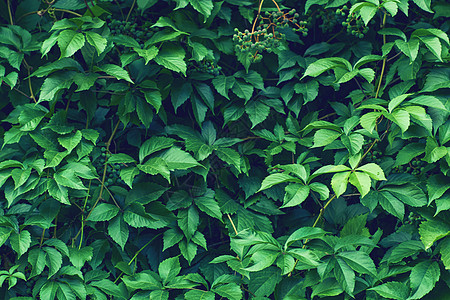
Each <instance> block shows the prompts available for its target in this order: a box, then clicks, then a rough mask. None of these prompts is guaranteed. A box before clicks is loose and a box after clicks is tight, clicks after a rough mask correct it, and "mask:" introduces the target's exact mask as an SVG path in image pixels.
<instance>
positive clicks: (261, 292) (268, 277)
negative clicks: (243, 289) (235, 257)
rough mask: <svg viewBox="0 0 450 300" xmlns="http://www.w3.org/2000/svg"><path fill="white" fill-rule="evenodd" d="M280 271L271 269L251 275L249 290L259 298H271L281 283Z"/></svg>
mask: <svg viewBox="0 0 450 300" xmlns="http://www.w3.org/2000/svg"><path fill="white" fill-rule="evenodd" d="M281 278H282V277H281V274H280V269H278V268H276V267H269V268H267V269H264V270H262V271H259V272H255V273H250V280H249V284H248V289H249V291H250V292H252V293H253V294H254V295H255V296H257V297H264V296H270V295H272V294H273V292H274V290H275V287H276V286H277V284H278V283H279V282H280V281H281Z"/></svg>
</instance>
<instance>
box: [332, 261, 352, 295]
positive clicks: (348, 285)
mask: <svg viewBox="0 0 450 300" xmlns="http://www.w3.org/2000/svg"><path fill="white" fill-rule="evenodd" d="M334 276H336V280H337V281H338V282H339V284H340V285H341V287H342V289H343V290H344V291H346V292H347V293H349V294H350V295H352V294H353V290H354V289H355V272H354V271H353V270H352V269H351V268H350V267H349V266H348V264H347V263H346V262H345V261H344V260H343V259H342V258H340V257H337V258H336V264H335V267H334Z"/></svg>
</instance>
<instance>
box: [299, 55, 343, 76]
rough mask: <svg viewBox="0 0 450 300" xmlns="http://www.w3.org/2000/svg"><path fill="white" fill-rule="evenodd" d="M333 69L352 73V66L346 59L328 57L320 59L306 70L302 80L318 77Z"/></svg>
mask: <svg viewBox="0 0 450 300" xmlns="http://www.w3.org/2000/svg"><path fill="white" fill-rule="evenodd" d="M331 69H341V70H343V71H351V70H352V66H351V64H350V63H349V62H348V61H347V60H346V59H344V58H341V57H327V58H322V59H319V60H317V61H315V62H313V63H312V64H310V65H309V66H308V68H306V71H305V73H304V74H303V76H302V79H303V78H305V77H306V76H311V77H317V76H319V75H320V74H322V73H323V72H325V71H328V70H331Z"/></svg>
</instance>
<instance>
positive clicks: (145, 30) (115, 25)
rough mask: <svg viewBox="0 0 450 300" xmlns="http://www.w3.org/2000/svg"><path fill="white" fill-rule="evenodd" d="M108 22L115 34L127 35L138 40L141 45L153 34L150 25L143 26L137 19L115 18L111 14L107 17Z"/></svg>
mask: <svg viewBox="0 0 450 300" xmlns="http://www.w3.org/2000/svg"><path fill="white" fill-rule="evenodd" d="M106 22H107V24H108V27H109V29H110V30H111V33H112V34H113V35H119V34H123V35H127V36H129V37H132V38H134V39H135V40H136V41H138V43H139V44H141V46H143V45H144V43H145V42H146V41H147V40H148V39H149V38H150V37H151V36H152V35H153V31H152V30H151V29H150V27H148V26H141V25H139V24H138V22H136V20H132V21H125V20H117V19H113V18H112V17H111V15H109V16H108V17H106Z"/></svg>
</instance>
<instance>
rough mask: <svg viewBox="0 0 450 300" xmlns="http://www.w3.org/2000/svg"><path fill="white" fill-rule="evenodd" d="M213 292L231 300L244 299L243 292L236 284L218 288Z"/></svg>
mask: <svg viewBox="0 0 450 300" xmlns="http://www.w3.org/2000/svg"><path fill="white" fill-rule="evenodd" d="M211 291H213V292H214V293H216V294H218V295H220V296H222V297H225V298H226V299H230V300H240V299H242V290H241V288H240V287H239V285H237V284H236V283H234V282H233V283H228V284H223V285H220V286H217V287H215V288H213V289H212V290H211Z"/></svg>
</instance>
